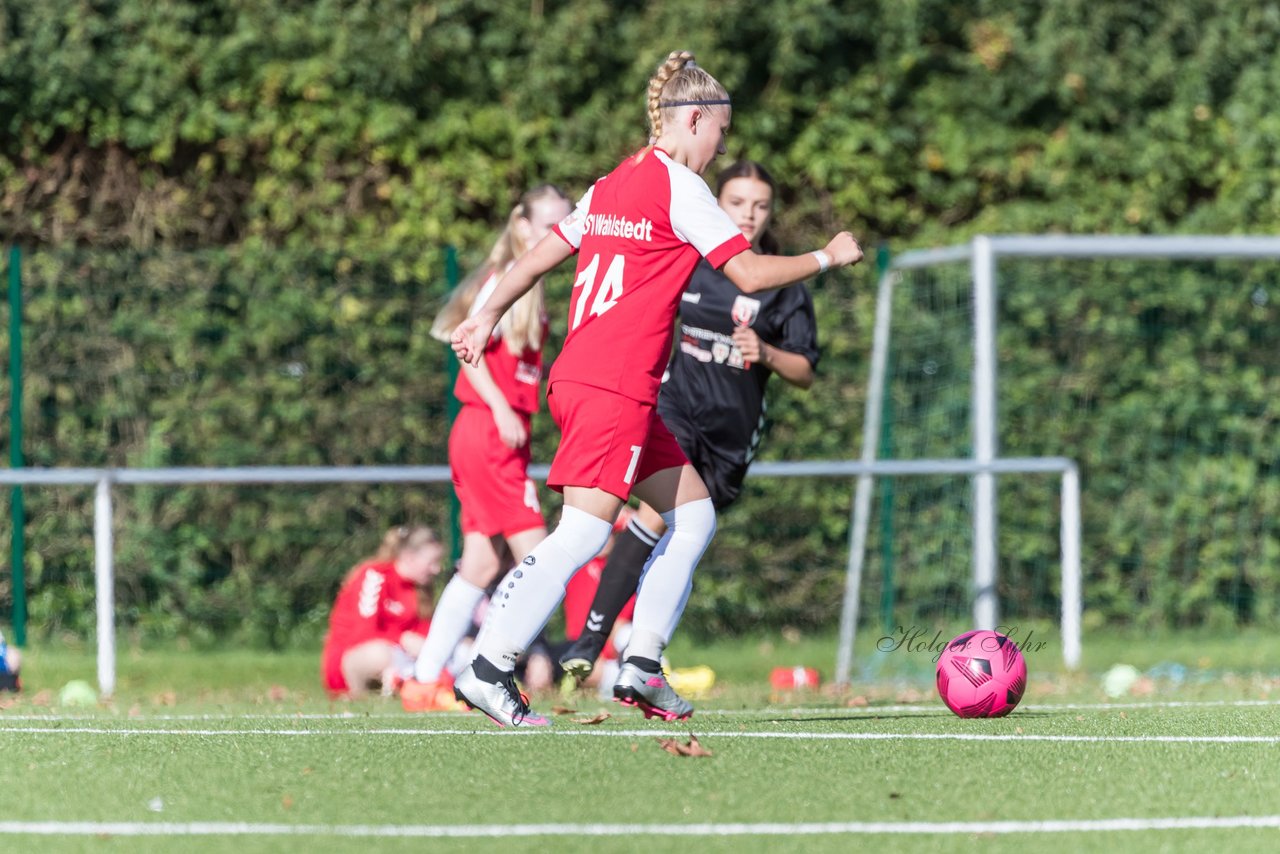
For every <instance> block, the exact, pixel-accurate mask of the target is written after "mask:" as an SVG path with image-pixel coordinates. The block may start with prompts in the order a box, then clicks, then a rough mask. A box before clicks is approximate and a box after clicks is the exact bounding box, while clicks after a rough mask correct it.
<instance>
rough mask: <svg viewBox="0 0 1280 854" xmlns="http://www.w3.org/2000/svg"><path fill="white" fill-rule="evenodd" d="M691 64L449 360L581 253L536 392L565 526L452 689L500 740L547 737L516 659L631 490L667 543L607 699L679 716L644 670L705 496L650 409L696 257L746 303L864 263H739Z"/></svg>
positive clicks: (851, 259) (694, 543) (708, 104)
mask: <svg viewBox="0 0 1280 854" xmlns="http://www.w3.org/2000/svg"><path fill="white" fill-rule="evenodd" d="M693 59H694V58H693V55H692V54H690V53H686V52H675V53H672V54H671V55H670V56H668V57H667V59H666V61H665V62H663V63H662V65H661V66H660V67H659V68H658V71H657V73H656V74H655V75H654V77H653V79H652V80H651V81H650V83H649V93H648V105H649V120H650V124H651V126H652V137H651V144H650V145H649V146H647V147H645V148H644V149H642V150H641V151H639V152H637V153H636V154H634V155H632V156H631V157H628V158H627V159H626V160H624V161H623V162H622V163H621V164H620V165H619V166H618V167H617V168H616V169H614V170H613V171H612V172H611V173H609V174H608V175H606V176H605V177H603V178H601V179H600V180H598V181H597V182H596V183H595V184H594V185H593V186H592V187H591V189H590V190H588V191H587V193H586V194H585V195H584V196H583V197H582V199H581V200H580V201H579V202H578V205H577V208H576V209H575V210H574V212H573V213H572V214H571V215H570V216H568V217H567V218H566V219H565V220H564V221H563V222H561V223H560V224H559V225H558V226H556V228H555V229H554V233H553V234H551V235H548V236H547V237H546V238H544V239H543V240H542V241H541V242H540V243H538V245H537V246H535V247H534V248H533V249H532V250H530V252H529V253H528V254H527V255H525V256H524V257H522V258H521V259H520V260H519V261H517V262H516V263H515V265H514V266H513V267H512V268H511V270H510V271H509V272H508V273H507V274H506V275H505V276H503V277H502V280H501V281H500V282H499V283H498V285H497V288H496V289H495V290H494V293H493V295H492V296H491V297H490V298H489V300H488V302H486V303H485V306H484V308H483V309H481V310H480V311H479V312H476V313H475V314H474V315H472V316H471V317H470V318H468V319H467V320H465V321H463V322H462V323H461V324H459V326H458V328H457V329H456V330H454V333H453V336H452V343H453V348H454V351H455V352H456V353H457V354H458V357H459V359H461V360H462V361H463V362H466V363H467V364H471V365H475V364H479V363H480V362H481V361H482V359H483V358H484V352H485V347H486V342H488V340H489V337H490V335H491V334H492V330H493V329H494V327H495V326H496V324H497V322H498V319H499V318H501V317H502V315H503V313H504V312H505V311H506V308H507V306H509V305H511V304H512V303H513V302H515V300H516V299H517V298H519V297H520V295H521V294H524V293H525V292H526V291H528V290H529V289H531V288H532V287H534V283H535V282H537V280H538V279H539V278H541V277H542V276H543V275H544V274H545V273H547V271H549V270H551V269H553V268H554V267H556V266H557V265H558V264H560V263H562V262H563V261H565V260H567V259H568V258H569V257H570V256H572V255H574V254H576V255H577V256H578V262H577V277H576V280H575V282H574V287H573V296H572V298H571V302H570V306H569V332H568V334H567V336H566V338H565V343H564V348H563V350H562V351H561V354H560V356H559V357H558V358H557V359H556V362H555V365H554V366H553V367H552V370H551V376H550V378H549V385H548V393H547V401H548V405H549V407H550V410H551V414H552V416H553V417H554V418H555V420H556V423H557V424H558V425H559V427H560V430H561V433H562V438H561V442H560V446H559V448H558V449H557V451H556V455H555V459H554V460H553V462H552V465H551V474H550V476H549V477H548V481H547V483H548V485H549V486H551V488H553V489H557V490H559V491H561V492H563V494H564V512H563V514H562V515H561V518H560V524H559V525H557V526H556V529H555V530H554V531H552V532H551V534H550V535H549V536H548V537H547V538H546V539H544V540H543V541H542V542H541V543H539V544H538V545H537V546H535V547H534V549H533V550H532V551H531V552H530V553H529V555H528V556H527V557H525V558H524V560H523V561H521V563H520V564H519V565H517V566H516V567H515V569H513V570H511V572H509V573H508V574H507V576H506V577H505V578H504V579H503V580H502V582H501V583H500V584H499V587H498V597H497V598H495V602H494V607H493V608H492V609H491V611H492V612H493V613H491V616H490V617H489V619H488V621H487V623H486V626H485V631H484V633H483V635H482V637H481V638H480V639H479V641H478V642H477V644H476V653H477V654H476V658H475V660H474V661H473V662H472V663H471V665H470V666H469V667H467V668H465V669H464V670H463V671H462V672H461V673H460V674H458V676H457V680H456V682H455V685H454V692H455V695H456V696H457V697H458V699H460V700H462V701H464V702H466V703H467V704H469V705H471V706H473V707H475V708H478V709H480V710H481V711H483V712H484V713H485V714H487V715H488V716H489V717H490V718H491V719H493V720H494V722H496V723H497V724H498V725H499V726H507V725H524V726H546V725H547V724H548V723H549V721H548V720H547V719H546V718H544V717H543V716H541V715H538V714H535V713H533V712H532V711H531V710H530V709H529V706H528V703H527V701H526V700H525V699H524V698H523V697H522V695H521V694H520V693H519V690H518V689H517V687H516V685H515V680H514V677H513V676H512V670H513V668H514V666H515V661H516V658H517V657H518V656H519V655H520V653H522V652H523V651H524V650H525V649H526V648H527V647H528V645H529V643H530V642H532V640H533V639H534V637H535V636H536V635H537V634H538V632H539V631H540V630H541V629H542V627H543V626H544V625H545V623H546V621H547V619H548V618H549V617H550V616H551V614H552V612H553V611H554V610H555V608H556V606H557V605H558V604H559V602H560V600H561V598H562V597H563V596H564V591H565V584H566V582H567V581H568V580H569V579H570V578H571V577H572V576H573V574H574V573H575V572H576V571H577V570H578V569H579V568H580V567H581V566H583V565H584V564H586V563H587V562H588V561H589V560H591V558H592V557H594V556H595V555H596V553H598V552H599V551H600V549H601V548H602V547H603V546H604V544H605V542H606V540H607V539H608V537H609V534H610V531H611V528H612V524H613V520H614V518H615V517H616V516H617V514H618V510H619V508H621V507H622V505H623V504H624V503H625V502H626V500H627V498H628V497H629V496H630V495H631V494H632V493H634V494H635V495H636V496H637V497H639V498H640V499H641V500H642V501H644V502H645V503H647V504H649V505H650V506H651V507H653V508H654V509H655V510H657V511H658V512H659V513H660V514H661V515H662V518H663V520H664V522H666V525H667V531H666V533H665V534H664V535H663V536H662V539H661V540H660V541H659V542H658V545H657V546H656V547H655V548H654V551H653V557H652V559H651V560H650V561H649V562H648V564H647V565H646V567H645V572H644V575H643V576H642V577H641V580H640V586H639V589H638V591H637V594H636V608H635V616H634V618H633V621H632V634H631V639H630V642H629V643H628V645H627V649H626V651H625V653H624V654H623V664H622V668H621V670H620V671H619V675H618V678H617V682H616V683H615V684H614V687H613V694H614V698H615V699H617V700H618V701H620V702H622V703H624V704H626V705H634V706H638V707H640V709H641V710H642V711H644V713H645V716H646V717H651V716H655V715H656V716H658V717H661V718H663V719H665V720H677V719H684V718H687V717H688V716H689V715H690V714H692V712H693V707H692V706H691V705H690V704H689V703H688V702H687V701H685V700H684V699H683V698H681V697H680V696H679V695H677V694H676V693H675V691H673V690H672V689H671V686H670V685H669V684H668V683H667V680H666V678H665V677H664V676H663V675H662V669H661V667H660V665H659V663H658V662H659V659H660V658H661V656H662V650H663V648H664V647H665V646H666V645H667V643H668V642H669V641H670V639H671V635H672V633H673V632H674V630H675V627H676V624H677V623H678V622H679V619H680V615H681V613H682V612H683V611H684V606H685V602H686V601H687V600H688V596H689V591H690V589H691V587H692V584H693V570H694V567H695V565H696V564H697V562H698V560H699V559H700V558H701V557H702V553H703V552H704V551H705V550H706V547H707V545H708V544H709V543H710V541H711V537H712V535H713V534H714V533H715V527H716V523H715V511H714V509H713V507H712V502H711V499H710V497H709V496H708V492H707V488H706V486H705V485H704V484H703V482H702V480H701V479H700V478H699V476H698V474H697V472H696V471H695V470H694V468H693V467H692V466H691V465H689V461H688V459H687V458H686V457H685V455H684V452H683V451H681V450H680V446H679V444H677V443H676V440H675V438H674V437H673V436H672V435H671V432H670V431H669V430H668V429H667V428H666V426H665V425H664V424H663V423H662V419H661V418H659V417H658V415H657V412H656V403H657V399H658V387H659V385H660V383H661V380H662V372H663V369H664V368H665V367H666V364H667V359H668V357H669V355H670V353H671V336H672V332H673V328H674V321H675V315H676V308H677V306H678V305H679V303H680V297H681V294H682V293H683V291H684V289H685V286H686V285H687V284H688V282H689V279H690V276H691V275H692V274H693V270H694V268H695V267H696V266H697V264H698V261H699V260H700V259H702V258H706V259H707V261H708V262H709V263H710V264H711V265H712V266H713V267H715V268H717V269H721V270H723V271H724V273H725V275H727V276H728V277H729V279H730V280H731V281H733V283H734V284H735V285H737V286H738V287H739V288H740V289H741V290H743V291H745V292H747V293H754V292H758V291H763V290H769V289H772V288H779V287H784V286H786V285H789V284H792V283H795V282H798V281H801V280H803V279H806V278H809V277H811V276H813V275H815V274H816V273H820V272H822V271H824V270H827V269H828V268H832V267H843V266H847V265H850V264H854V263H857V262H858V261H859V260H861V258H862V250H861V249H860V248H859V246H858V244H857V241H855V240H854V239H853V236H852V235H851V234H849V233H848V232H841V233H840V234H838V235H836V236H835V237H834V238H833V239H832V240H831V242H830V243H828V244H827V246H826V247H825V248H824V249H821V250H818V251H816V252H812V253H809V254H807V255H801V256H796V257H784V256H778V255H760V254H757V253H755V252H752V251H750V250H751V244H750V242H749V241H748V240H747V238H746V237H744V236H743V235H742V232H741V231H740V230H739V229H738V227H737V226H736V225H735V224H734V222H733V220H732V219H730V218H729V216H728V214H726V213H725V212H724V211H723V210H721V208H720V206H719V205H718V204H717V202H716V199H715V196H713V195H712V193H711V190H710V189H709V188H708V187H707V185H706V184H705V183H704V182H703V180H702V178H701V177H700V176H701V175H702V173H703V172H705V171H706V169H707V168H708V167H709V166H710V165H711V164H712V162H713V161H714V160H715V158H716V157H717V156H718V155H720V154H723V153H724V135H725V133H726V132H727V131H728V129H729V122H730V119H731V118H732V110H731V108H730V101H729V96H728V94H727V93H726V92H725V90H724V87H722V86H721V85H720V84H719V83H718V82H717V81H716V80H715V78H714V77H712V76H711V75H710V74H708V73H707V72H706V71H704V70H703V69H702V68H699V67H698V66H697V65H696V64H695V63H694V61H693Z"/></svg>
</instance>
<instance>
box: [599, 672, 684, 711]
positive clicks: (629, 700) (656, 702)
mask: <svg viewBox="0 0 1280 854" xmlns="http://www.w3.org/2000/svg"><path fill="white" fill-rule="evenodd" d="M613 698H614V699H615V700H617V701H618V702H619V703H621V704H622V705H624V706H638V707H639V708H640V711H642V712H644V716H645V717H646V718H653V717H658V718H662V719H663V720H664V721H668V722H669V721H683V720H687V719H688V718H689V716H690V715H692V714H693V704H692V703H690V702H689V701H688V700H686V699H684V698H683V697H681V696H680V695H679V694H677V693H676V692H675V690H674V689H673V688H672V687H671V683H669V682H667V677H666V676H664V675H662V671H661V670H659V671H658V672H657V673H650V672H648V671H645V670H642V669H640V667H638V666H637V665H635V664H632V663H630V662H626V663H624V664H623V665H622V669H621V670H620V671H618V681H617V682H615V683H614V685H613Z"/></svg>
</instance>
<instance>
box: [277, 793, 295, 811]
mask: <svg viewBox="0 0 1280 854" xmlns="http://www.w3.org/2000/svg"><path fill="white" fill-rule="evenodd" d="M280 806H282V807H284V808H285V809H292V808H293V797H292V796H290V795H285V796H284V797H283V798H281V799H280Z"/></svg>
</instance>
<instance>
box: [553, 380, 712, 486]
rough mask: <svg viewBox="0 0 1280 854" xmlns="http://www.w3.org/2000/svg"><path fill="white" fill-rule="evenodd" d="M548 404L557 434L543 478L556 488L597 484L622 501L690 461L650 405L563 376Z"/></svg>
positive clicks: (655, 409)
mask: <svg viewBox="0 0 1280 854" xmlns="http://www.w3.org/2000/svg"><path fill="white" fill-rule="evenodd" d="M547 402H548V404H549V405H550V409H551V417H552V418H554V419H555V421H556V425H557V426H559V428H560V433H561V438H560V447H559V448H557V449H556V456H555V459H554V460H552V461H551V474H550V475H549V476H548V477H547V486H549V487H551V488H552V489H554V490H556V491H557V492H563V491H564V487H566V486H588V487H596V488H598V489H603V490H604V491H605V492H608V493H610V494H612V495H616V496H618V497H619V498H621V499H622V500H623V501H626V500H627V498H629V497H630V496H631V488H632V487H633V486H635V485H636V484H637V483H640V482H642V481H643V480H645V479H646V478H648V477H649V476H650V475H653V474H656V473H658V472H660V471H663V470H664V469H669V468H678V467H680V466H687V465H688V464H689V458H688V457H686V456H685V454H684V451H682V450H680V444H679V443H678V442H676V437H675V436H672V435H671V431H670V430H668V429H667V425H665V424H663V423H662V418H660V417H659V416H658V410H657V407H655V406H654V405H653V404H651V403H641V402H640V401H638V400H632V399H631V398H629V397H624V396H623V395H620V394H616V393H614V392H611V391H606V390H604V389H599V388H595V387H593V386H589V385H583V384H582V383H575V382H569V381H567V380H566V381H562V382H558V383H556V384H555V385H554V386H553V387H552V388H551V389H550V390H549V391H548V392H547Z"/></svg>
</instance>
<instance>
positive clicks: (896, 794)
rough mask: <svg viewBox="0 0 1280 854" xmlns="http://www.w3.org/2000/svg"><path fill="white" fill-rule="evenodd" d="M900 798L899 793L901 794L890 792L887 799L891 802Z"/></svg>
mask: <svg viewBox="0 0 1280 854" xmlns="http://www.w3.org/2000/svg"><path fill="white" fill-rule="evenodd" d="M900 797H902V793H901V792H890V793H889V798H890V799H891V800H897V799H898V798H900Z"/></svg>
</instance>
